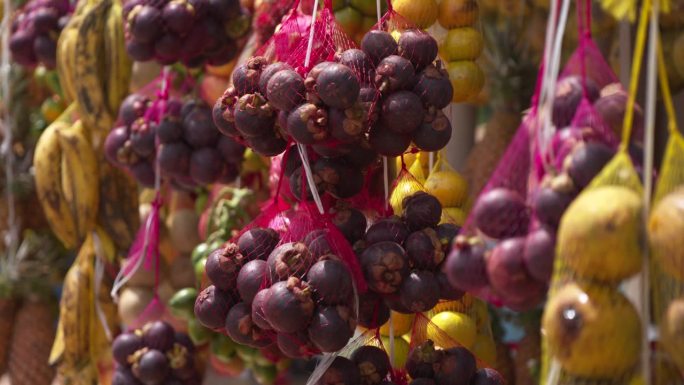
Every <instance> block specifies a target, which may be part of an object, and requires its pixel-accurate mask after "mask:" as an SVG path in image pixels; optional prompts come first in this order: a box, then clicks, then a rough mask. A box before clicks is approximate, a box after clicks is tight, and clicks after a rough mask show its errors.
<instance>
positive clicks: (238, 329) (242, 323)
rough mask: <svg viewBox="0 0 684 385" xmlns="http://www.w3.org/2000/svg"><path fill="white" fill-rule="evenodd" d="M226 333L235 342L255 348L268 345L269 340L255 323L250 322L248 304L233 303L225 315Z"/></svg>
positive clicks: (250, 312) (250, 313)
mask: <svg viewBox="0 0 684 385" xmlns="http://www.w3.org/2000/svg"><path fill="white" fill-rule="evenodd" d="M226 333H228V336H229V337H230V338H231V339H232V340H233V341H235V342H237V343H239V344H242V345H247V346H251V347H255V348H261V347H265V346H267V345H269V344H270V343H271V341H270V340H269V339H268V338H266V336H265V335H264V333H263V332H262V331H261V329H259V327H258V326H257V325H255V324H254V322H252V309H251V307H250V306H249V304H247V303H244V302H239V303H237V304H235V306H233V307H232V308H230V311H229V312H228V315H227V316H226Z"/></svg>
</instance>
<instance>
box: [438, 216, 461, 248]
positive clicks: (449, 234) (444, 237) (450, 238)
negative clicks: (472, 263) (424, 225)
mask: <svg viewBox="0 0 684 385" xmlns="http://www.w3.org/2000/svg"><path fill="white" fill-rule="evenodd" d="M435 231H436V232H437V238H439V242H440V243H441V244H442V250H444V252H445V253H448V252H450V251H451V246H452V245H453V242H454V238H456V236H457V235H458V233H459V231H461V227H459V226H457V225H455V224H453V223H440V224H439V225H437V227H436V228H435Z"/></svg>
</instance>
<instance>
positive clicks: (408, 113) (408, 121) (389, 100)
mask: <svg viewBox="0 0 684 385" xmlns="http://www.w3.org/2000/svg"><path fill="white" fill-rule="evenodd" d="M424 119H425V109H424V108H423V104H422V102H421V101H420V98H419V97H418V95H416V94H415V93H413V92H411V91H397V92H393V93H391V94H390V95H388V96H387V97H386V98H384V100H383V102H382V114H381V117H380V120H381V122H382V124H383V126H384V127H387V128H388V129H390V130H391V131H392V132H394V133H395V134H401V135H408V134H411V133H413V132H414V131H415V130H417V129H418V127H420V125H421V124H422V123H423V120H424ZM371 143H373V141H372V140H371ZM378 152H380V151H378Z"/></svg>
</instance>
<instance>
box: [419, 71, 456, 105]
mask: <svg viewBox="0 0 684 385" xmlns="http://www.w3.org/2000/svg"><path fill="white" fill-rule="evenodd" d="M413 92H415V93H416V95H418V97H420V100H421V101H422V102H423V105H425V107H426V108H428V107H434V108H436V109H438V110H441V109H443V108H445V107H446V106H448V105H449V104H450V103H451V99H452V97H453V94H454V88H453V86H452V85H451V81H450V80H449V73H448V72H447V71H446V69H444V67H443V66H442V63H441V62H438V63H437V65H434V64H430V65H428V66H427V67H425V69H424V70H423V71H421V72H420V74H419V75H418V79H416V85H415V86H413Z"/></svg>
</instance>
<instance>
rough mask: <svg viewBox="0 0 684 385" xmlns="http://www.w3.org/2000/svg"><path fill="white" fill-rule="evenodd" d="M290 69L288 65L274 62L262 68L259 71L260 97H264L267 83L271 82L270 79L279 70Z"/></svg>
mask: <svg viewBox="0 0 684 385" xmlns="http://www.w3.org/2000/svg"><path fill="white" fill-rule="evenodd" d="M292 69H293V68H292V67H291V66H290V65H289V64H287V63H283V62H275V63H272V64H269V65H267V66H266V67H264V69H263V71H261V76H259V92H261V94H262V95H266V94H267V87H268V81H269V80H271V77H272V76H273V75H275V74H276V73H278V72H280V71H281V70H292Z"/></svg>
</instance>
